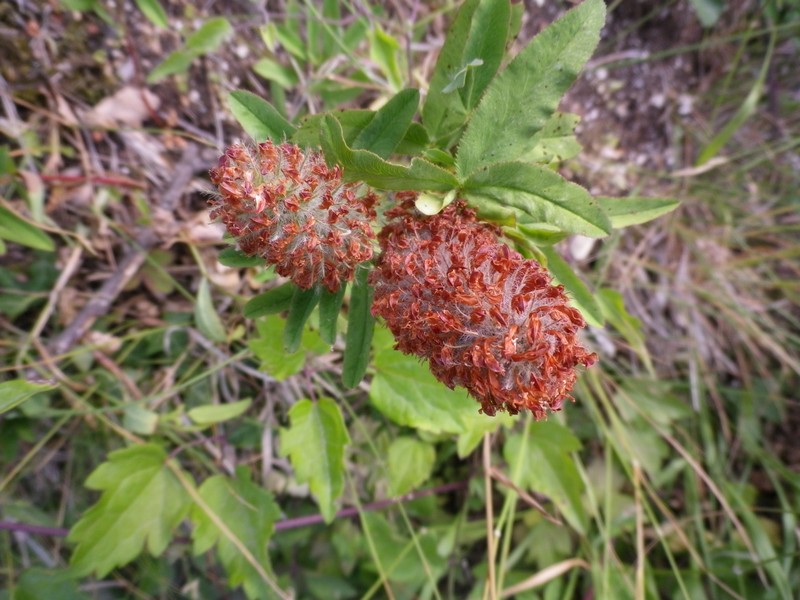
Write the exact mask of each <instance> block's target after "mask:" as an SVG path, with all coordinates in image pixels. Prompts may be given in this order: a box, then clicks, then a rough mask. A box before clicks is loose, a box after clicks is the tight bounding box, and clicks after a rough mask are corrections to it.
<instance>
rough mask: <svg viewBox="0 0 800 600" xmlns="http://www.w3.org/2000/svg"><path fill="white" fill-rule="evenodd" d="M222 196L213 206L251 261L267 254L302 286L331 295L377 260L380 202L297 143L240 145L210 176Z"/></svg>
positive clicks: (278, 268) (227, 153)
mask: <svg viewBox="0 0 800 600" xmlns="http://www.w3.org/2000/svg"><path fill="white" fill-rule="evenodd" d="M210 177H211V181H212V182H213V183H214V184H215V185H216V186H217V188H218V190H219V196H218V197H216V198H213V199H212V200H211V201H210V204H211V207H212V208H211V217H212V219H219V220H220V221H221V222H222V223H224V224H225V227H226V228H227V230H228V232H229V233H230V234H231V235H232V236H233V237H234V238H235V239H236V241H237V243H238V245H239V248H240V249H241V251H242V252H244V253H245V254H247V255H248V256H261V257H262V258H264V260H265V261H266V262H267V263H268V264H271V265H275V270H276V271H277V272H278V273H279V274H280V275H283V276H285V277H289V278H290V279H291V280H292V281H293V282H294V283H295V284H297V285H298V286H299V287H301V288H305V289H308V288H310V287H312V286H314V285H317V284H323V285H325V287H327V288H328V289H329V290H330V291H336V290H338V289H339V287H340V286H341V284H342V283H343V282H346V281H347V280H349V279H351V278H352V276H353V272H354V270H355V267H356V265H357V264H358V263H361V262H364V261H366V260H369V259H370V258H372V253H373V248H372V246H373V241H374V239H375V234H374V232H373V231H372V226H371V225H370V221H371V220H372V219H374V218H375V210H374V208H373V207H374V205H375V203H376V201H377V196H376V195H375V194H374V193H373V192H372V191H370V190H369V189H367V188H366V187H365V186H363V185H362V184H349V183H344V182H343V181H342V170H341V168H340V167H339V166H334V167H328V165H327V164H326V163H325V160H324V158H323V156H322V155H321V154H320V153H318V152H314V151H308V152H306V151H303V150H302V149H301V148H299V147H298V146H295V145H293V144H288V143H284V144H280V145H277V144H274V143H272V142H270V141H267V142H263V143H260V144H258V145H256V146H254V147H251V146H246V145H243V144H234V145H232V146H230V147H229V148H227V149H226V151H225V154H223V155H222V157H220V160H219V165H218V166H217V167H216V168H214V169H211V171H210Z"/></svg>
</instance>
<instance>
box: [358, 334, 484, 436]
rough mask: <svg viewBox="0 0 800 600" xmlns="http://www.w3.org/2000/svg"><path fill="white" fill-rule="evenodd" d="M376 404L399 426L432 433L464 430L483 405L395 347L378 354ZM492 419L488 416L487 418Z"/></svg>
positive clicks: (372, 391) (373, 388) (373, 394)
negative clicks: (480, 405)
mask: <svg viewBox="0 0 800 600" xmlns="http://www.w3.org/2000/svg"><path fill="white" fill-rule="evenodd" d="M374 367H375V376H374V377H373V378H372V384H371V385H370V390H369V397H370V400H371V402H372V404H374V405H375V407H376V408H377V409H378V410H379V411H381V412H382V413H383V414H384V415H386V416H387V417H388V418H390V419H391V420H392V421H394V422H395V423H397V424H398V425H407V426H408V427H414V428H416V429H420V430H422V431H430V432H431V433H437V434H438V433H461V432H462V431H464V430H465V417H467V418H468V417H470V416H472V415H477V414H478V409H479V408H480V407H479V406H478V404H477V403H476V401H475V400H472V399H471V398H469V397H468V396H467V393H466V392H465V391H464V390H461V389H459V390H457V391H454V390H449V389H447V388H446V387H445V386H444V384H442V383H440V382H439V381H437V380H436V378H434V376H433V375H432V374H431V372H430V371H429V370H428V367H427V365H425V364H420V361H419V359H418V358H416V357H414V356H407V355H405V354H402V353H400V352H398V351H397V350H394V349H392V348H383V349H381V350H379V351H377V352H376V353H375V360H374ZM486 418H488V417H486Z"/></svg>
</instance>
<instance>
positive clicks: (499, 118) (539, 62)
mask: <svg viewBox="0 0 800 600" xmlns="http://www.w3.org/2000/svg"><path fill="white" fill-rule="evenodd" d="M605 10H606V9H605V3H604V2H603V0H586V1H585V2H584V3H583V4H581V5H580V6H578V7H577V8H573V9H572V10H570V11H569V12H567V13H566V14H565V15H564V16H563V17H562V18H560V19H559V20H558V21H556V22H555V23H553V24H552V25H550V26H549V27H547V28H546V29H545V30H544V31H542V32H541V33H540V34H539V35H537V36H536V37H535V38H533V40H532V41H531V43H530V44H528V46H527V47H526V48H525V49H523V50H522V52H520V53H519V54H518V55H517V56H516V57H515V58H514V60H512V61H511V63H509V65H508V66H507V67H506V68H505V70H503V71H502V72H501V73H500V74H499V75H498V76H497V77H495V78H494V80H492V82H491V84H490V85H489V87H488V88H487V90H486V93H485V94H484V95H483V97H482V98H481V101H480V104H478V107H477V109H476V110H475V113H474V116H473V117H472V119H471V120H470V123H469V125H468V126H467V130H466V132H465V133H464V136H463V137H462V138H461V142H460V143H459V148H458V155H457V157H456V172H457V173H458V174H459V176H460V177H461V178H462V179H464V178H466V177H468V176H469V175H471V174H472V173H474V172H475V171H476V170H477V169H478V168H479V167H481V166H483V165H487V164H492V163H497V162H505V161H510V160H515V159H518V158H520V157H522V156H524V155H526V154H527V153H528V152H530V151H531V150H532V149H533V148H534V147H535V145H536V141H535V139H534V136H535V134H536V133H537V132H538V131H539V130H541V129H542V127H544V125H545V123H547V121H548V119H550V117H551V116H552V115H553V113H554V112H555V111H556V108H558V103H559V101H560V100H561V97H562V96H563V95H564V93H565V92H566V91H567V89H568V88H569V87H570V86H571V85H572V83H573V81H575V78H576V77H577V75H578V73H579V71H580V70H581V68H582V67H583V65H584V64H585V63H586V61H587V60H589V57H590V56H591V55H592V52H594V49H595V47H596V46H597V43H598V41H599V39H600V29H602V27H603V23H604V21H605Z"/></svg>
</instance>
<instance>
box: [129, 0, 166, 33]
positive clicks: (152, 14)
mask: <svg viewBox="0 0 800 600" xmlns="http://www.w3.org/2000/svg"><path fill="white" fill-rule="evenodd" d="M136 6H138V7H139V10H140V11H142V14H143V15H144V16H145V17H147V18H148V19H149V20H150V22H151V23H152V24H153V25H155V26H156V27H160V28H161V29H166V28H167V27H168V26H169V20H168V19H167V13H166V11H165V10H164V7H163V6H161V4H160V3H159V1H158V0H136Z"/></svg>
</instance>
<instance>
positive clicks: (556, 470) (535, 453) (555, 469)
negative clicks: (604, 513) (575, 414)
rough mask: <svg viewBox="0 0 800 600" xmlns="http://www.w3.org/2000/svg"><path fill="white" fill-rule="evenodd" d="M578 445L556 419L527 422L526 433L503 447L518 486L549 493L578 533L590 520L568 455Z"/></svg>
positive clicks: (576, 468) (576, 475) (576, 469)
mask: <svg viewBox="0 0 800 600" xmlns="http://www.w3.org/2000/svg"><path fill="white" fill-rule="evenodd" d="M580 446H581V444H580V441H578V438H576V437H575V436H574V435H572V433H570V431H569V430H568V429H566V428H565V427H563V426H562V425H559V424H558V423H555V422H552V421H550V422H545V421H541V422H538V423H530V424H529V425H528V431H527V432H525V434H514V435H512V436H510V437H509V438H508V441H506V444H505V446H504V447H503V456H504V457H505V459H506V462H507V463H508V465H509V470H510V472H511V477H512V480H513V481H514V483H516V484H517V485H520V486H523V487H525V488H528V489H530V490H532V491H534V492H537V493H540V494H544V495H545V496H549V497H550V499H551V500H552V501H553V504H555V505H556V506H557V507H558V509H559V510H560V511H561V513H562V514H563V515H564V518H565V519H566V520H567V521H568V522H569V524H570V525H571V526H572V527H573V528H574V529H575V530H576V531H578V532H579V533H586V530H587V527H588V524H589V519H588V517H587V515H586V510H585V509H584V508H583V503H582V502H581V493H582V491H583V488H584V485H583V482H582V480H581V476H580V473H579V472H578V467H577V466H576V465H575V461H574V460H572V457H571V456H570V453H571V452H575V451H576V450H578V449H579V448H580Z"/></svg>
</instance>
